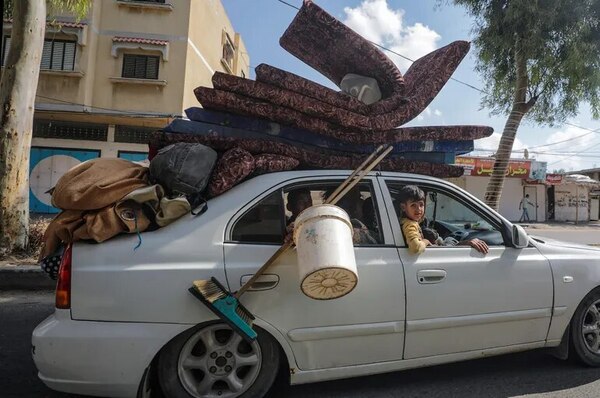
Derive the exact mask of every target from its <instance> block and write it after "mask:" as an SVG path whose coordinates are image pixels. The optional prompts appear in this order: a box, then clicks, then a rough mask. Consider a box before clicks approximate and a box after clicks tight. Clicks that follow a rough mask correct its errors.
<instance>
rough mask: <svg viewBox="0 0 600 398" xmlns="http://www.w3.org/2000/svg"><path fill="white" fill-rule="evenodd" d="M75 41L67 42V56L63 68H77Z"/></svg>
mask: <svg viewBox="0 0 600 398" xmlns="http://www.w3.org/2000/svg"><path fill="white" fill-rule="evenodd" d="M76 48H77V47H76V45H75V42H67V43H65V58H64V63H63V70H75V51H76Z"/></svg>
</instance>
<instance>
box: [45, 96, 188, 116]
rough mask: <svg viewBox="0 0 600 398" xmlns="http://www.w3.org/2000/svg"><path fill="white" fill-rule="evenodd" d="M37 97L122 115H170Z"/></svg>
mask: <svg viewBox="0 0 600 398" xmlns="http://www.w3.org/2000/svg"><path fill="white" fill-rule="evenodd" d="M35 96H36V97H39V98H44V99H47V100H51V101H56V102H62V103H64V104H69V105H77V106H82V107H84V108H90V109H100V110H103V111H110V112H115V113H119V114H122V115H129V116H144V117H157V118H161V117H168V116H167V115H157V114H154V113H143V112H133V111H122V110H119V109H112V108H103V107H100V106H93V105H86V104H80V103H78V102H72V101H65V100H61V99H59V98H53V97H48V96H45V95H40V94H36V95H35ZM170 117H177V115H170Z"/></svg>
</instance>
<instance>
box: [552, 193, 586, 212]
mask: <svg viewBox="0 0 600 398" xmlns="http://www.w3.org/2000/svg"><path fill="white" fill-rule="evenodd" d="M554 195H555V198H556V200H555V202H554V203H555V206H556V207H578V206H577V202H578V200H577V196H576V195H575V194H574V193H573V192H569V191H555V192H554ZM587 207H588V198H587V195H586V193H585V192H581V193H579V208H587Z"/></svg>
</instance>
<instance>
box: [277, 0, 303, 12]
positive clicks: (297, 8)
mask: <svg viewBox="0 0 600 398" xmlns="http://www.w3.org/2000/svg"><path fill="white" fill-rule="evenodd" d="M277 1H279V2H280V3H283V4H285V5H287V6H290V7H292V8H295V9H296V10H300V8H299V7H296V6H295V5H292V4H290V3H288V2H287V1H283V0H277Z"/></svg>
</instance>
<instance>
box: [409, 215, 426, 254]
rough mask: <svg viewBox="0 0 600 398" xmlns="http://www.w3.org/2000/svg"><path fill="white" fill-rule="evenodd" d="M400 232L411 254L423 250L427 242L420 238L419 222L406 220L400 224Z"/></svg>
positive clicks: (419, 252)
mask: <svg viewBox="0 0 600 398" xmlns="http://www.w3.org/2000/svg"><path fill="white" fill-rule="evenodd" d="M402 232H403V233H404V237H405V239H406V244H407V245H408V251H409V252H411V253H413V254H421V253H423V252H424V251H425V248H426V247H427V243H429V241H426V240H425V239H422V238H421V234H420V233H419V224H417V223H416V222H415V221H407V222H404V223H403V224H402Z"/></svg>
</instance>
